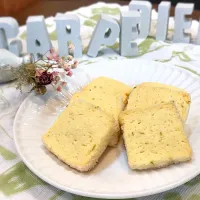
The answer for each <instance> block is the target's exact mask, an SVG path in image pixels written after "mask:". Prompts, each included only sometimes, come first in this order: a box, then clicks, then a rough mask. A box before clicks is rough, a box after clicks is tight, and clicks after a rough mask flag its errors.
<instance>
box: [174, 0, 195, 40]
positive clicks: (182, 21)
mask: <svg viewBox="0 0 200 200" xmlns="http://www.w3.org/2000/svg"><path fill="white" fill-rule="evenodd" d="M193 9H194V4H193V3H178V4H177V6H176V8H175V30H174V42H180V43H181V42H183V43H189V42H190V35H189V34H186V33H184V30H185V29H189V28H190V26H191V24H192V20H190V19H186V18H185V15H191V14H192V12H193Z"/></svg>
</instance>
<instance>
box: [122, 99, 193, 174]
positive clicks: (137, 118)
mask: <svg viewBox="0 0 200 200" xmlns="http://www.w3.org/2000/svg"><path fill="white" fill-rule="evenodd" d="M120 123H121V125H122V129H123V138H124V142H125V146H126V150H127V156H128V163H129V166H130V168H131V169H137V170H144V169H152V168H160V167H164V166H168V165H170V164H173V163H180V162H185V161H189V160H190V159H191V157H192V150H191V147H190V144H189V142H188V140H187V136H186V134H185V132H184V128H183V123H182V120H181V118H180V116H179V113H178V112H177V109H176V107H175V105H174V103H166V104H160V105H157V106H153V107H149V108H146V109H135V110H126V111H123V112H122V113H121V115H120Z"/></svg>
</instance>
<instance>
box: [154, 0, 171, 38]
mask: <svg viewBox="0 0 200 200" xmlns="http://www.w3.org/2000/svg"><path fill="white" fill-rule="evenodd" d="M170 7H171V3H170V2H169V1H163V2H161V3H160V4H159V6H158V22H157V27H156V40H161V41H165V39H166V37H167V31H168V22H169V12H170Z"/></svg>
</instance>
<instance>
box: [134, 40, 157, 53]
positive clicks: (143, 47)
mask: <svg viewBox="0 0 200 200" xmlns="http://www.w3.org/2000/svg"><path fill="white" fill-rule="evenodd" d="M154 42H155V39H154V38H152V37H148V38H147V39H145V40H144V41H143V42H141V43H140V44H139V45H138V49H139V55H144V54H145V53H147V52H148V51H149V48H150V47H151V45H152V44H153V43H154Z"/></svg>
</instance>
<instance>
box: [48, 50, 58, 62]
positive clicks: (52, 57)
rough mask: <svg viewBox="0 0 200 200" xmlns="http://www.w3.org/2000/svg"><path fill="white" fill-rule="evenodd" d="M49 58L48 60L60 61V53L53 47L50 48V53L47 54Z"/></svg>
mask: <svg viewBox="0 0 200 200" xmlns="http://www.w3.org/2000/svg"><path fill="white" fill-rule="evenodd" d="M47 59H48V60H54V61H59V60H60V57H59V55H58V54H57V53H56V52H55V50H54V49H51V50H50V54H49V55H47Z"/></svg>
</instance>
